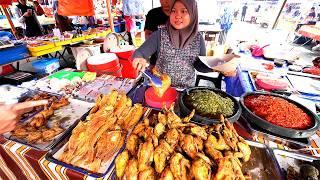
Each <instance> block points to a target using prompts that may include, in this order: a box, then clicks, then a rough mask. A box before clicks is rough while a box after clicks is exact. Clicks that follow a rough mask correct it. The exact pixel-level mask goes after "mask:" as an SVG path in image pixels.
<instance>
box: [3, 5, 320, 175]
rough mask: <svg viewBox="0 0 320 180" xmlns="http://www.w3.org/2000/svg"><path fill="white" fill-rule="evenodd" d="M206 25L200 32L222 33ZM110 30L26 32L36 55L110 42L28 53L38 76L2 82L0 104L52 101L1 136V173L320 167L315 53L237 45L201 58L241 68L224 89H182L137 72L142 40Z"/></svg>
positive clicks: (259, 171)
mask: <svg viewBox="0 0 320 180" xmlns="http://www.w3.org/2000/svg"><path fill="white" fill-rule="evenodd" d="M61 2H64V1H61ZM73 3H77V1H73ZM82 3H86V2H85V1H83V2H82ZM109 3H110V1H109ZM63 5H65V6H67V4H63ZM78 5H80V6H81V4H78ZM90 6H92V4H91V5H90ZM109 6H110V4H109V5H108V8H109V12H110V7H109ZM65 8H68V7H65ZM69 8H70V7H69ZM71 11H74V9H72V8H71V9H68V13H70V12H71ZM76 11H77V13H79V11H83V10H79V11H78V10H76ZM71 13H74V12H71ZM82 13H83V12H82ZM85 13H88V14H87V15H90V13H92V12H91V11H90V12H85ZM110 24H112V23H110ZM210 29H211V28H209V29H202V30H203V31H215V32H219V29H217V30H215V29H211V30H210ZM112 31H113V30H112V27H111V29H109V28H91V29H88V30H87V31H83V32H79V31H76V32H65V33H62V34H61V35H60V36H56V35H46V36H41V37H36V38H25V39H23V41H24V42H25V44H24V48H25V49H24V50H25V51H27V52H28V53H27V54H28V56H32V57H34V58H37V57H39V56H43V55H46V54H49V55H50V56H53V57H58V58H60V57H61V56H63V54H64V52H65V51H64V52H62V54H61V53H60V51H61V50H62V49H63V48H65V47H67V46H69V45H71V44H80V43H84V44H86V45H89V44H92V43H93V42H94V41H95V39H97V38H98V39H99V37H104V38H103V39H102V41H101V42H100V43H101V44H102V42H104V43H103V44H104V48H103V51H104V52H103V53H101V52H100V49H99V48H98V51H99V53H98V54H93V53H91V52H85V53H86V54H84V53H79V54H80V55H79V57H80V58H82V60H81V63H79V64H77V65H76V68H77V69H75V68H74V67H73V68H64V69H61V68H60V69H59V59H55V58H41V59H39V60H37V61H35V62H32V63H30V64H32V68H33V69H34V70H35V72H34V73H35V74H37V75H38V76H37V77H36V78H32V79H30V80H28V81H27V80H26V81H23V82H19V83H17V84H18V85H16V86H15V85H8V84H6V85H0V92H1V93H0V102H1V104H0V106H2V105H3V104H2V103H4V104H15V103H20V102H29V101H37V100H47V101H48V104H47V105H43V106H39V107H35V108H31V109H30V110H29V111H28V112H26V113H24V114H22V115H21V117H19V121H18V122H17V125H16V126H15V128H14V129H13V130H12V131H9V132H6V133H3V134H2V135H1V137H0V177H1V178H2V179H80V178H83V179H96V178H101V179H131V178H134V179H218V180H222V179H294V178H298V179H308V178H309V179H317V178H318V177H319V170H320V169H319V164H318V162H319V160H320V131H319V126H320V119H319V115H318V114H317V113H319V109H316V106H315V105H316V103H317V102H319V101H320V99H319V95H320V84H319V79H320V76H319V68H320V67H319V64H320V60H319V59H317V58H316V59H315V60H314V61H313V62H312V64H310V63H309V64H308V63H305V62H304V61H303V57H302V56H301V57H299V58H296V57H293V58H288V57H285V56H284V55H283V56H282V58H281V59H274V58H270V57H271V56H267V53H266V52H267V50H265V51H264V50H262V49H263V48H260V47H257V46H251V47H250V48H249V49H248V51H243V52H242V51H241V50H239V52H238V49H233V52H235V53H236V55H231V56H230V57H231V58H229V59H228V60H223V58H221V57H220V58H219V57H207V56H206V57H203V56H202V57H198V58H199V61H203V63H204V64H205V65H206V66H207V68H209V69H210V70H209V71H211V72H212V71H217V72H233V70H235V69H236V71H237V73H236V76H235V77H223V78H224V81H225V84H226V86H225V87H226V89H225V90H223V87H222V86H221V87H222V89H220V88H219V89H218V88H213V87H209V86H205V87H187V88H181V87H180V88H177V87H174V86H173V80H172V79H171V78H172V77H170V76H169V75H168V74H165V73H160V72H159V71H157V69H155V68H154V69H148V70H146V71H144V72H141V73H140V74H137V72H136V71H135V69H134V68H133V66H132V64H131V56H132V54H133V52H134V50H135V48H136V47H134V46H128V45H122V44H121V43H120V40H119V38H118V36H117V35H116V34H114V33H111V32H112ZM200 31H201V30H200ZM99 40H101V38H100V39H99ZM120 44H121V45H120ZM253 49H255V50H253ZM278 49H279V48H278ZM6 50H8V49H6ZM250 50H251V51H252V53H248V52H250ZM253 52H255V53H253ZM0 53H1V51H0ZM264 53H265V54H264ZM282 53H283V54H287V51H283V52H282ZM10 54H14V53H10ZM217 54H218V53H217V52H215V55H217ZM222 54H224V53H222ZM261 54H262V55H263V54H264V55H265V57H258V56H260V55H261ZM87 55H90V56H91V57H89V58H88V57H87ZM224 55H225V54H224ZM262 55H261V56H262ZM269 55H270V54H269ZM0 57H2V56H1V55H0ZM4 57H5V60H8V59H10V58H9V56H7V55H4ZM83 57H85V58H83ZM234 57H237V58H234ZM268 57H269V59H268ZM83 59H84V60H83ZM225 59H226V58H225ZM299 59H300V61H299ZM211 60H212V61H211ZM204 61H205V62H204ZM209 61H210V62H209ZM10 62H11V61H5V62H1V63H0V65H2V64H6V63H10ZM82 67H85V68H82ZM225 69H227V70H225ZM20 75H21V74H20ZM9 76H10V75H9ZM21 76H23V75H21ZM195 78H196V77H195ZM219 80H220V78H219ZM219 84H223V83H219ZM292 177H294V178H292Z"/></svg>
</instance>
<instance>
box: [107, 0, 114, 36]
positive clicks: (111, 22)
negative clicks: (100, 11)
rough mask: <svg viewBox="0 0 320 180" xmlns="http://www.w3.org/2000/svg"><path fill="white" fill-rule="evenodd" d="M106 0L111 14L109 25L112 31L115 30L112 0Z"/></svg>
mask: <svg viewBox="0 0 320 180" xmlns="http://www.w3.org/2000/svg"><path fill="white" fill-rule="evenodd" d="M106 1H107V10H108V15H109V25H110V28H111V31H112V32H114V24H113V16H112V12H111V2H110V0H106Z"/></svg>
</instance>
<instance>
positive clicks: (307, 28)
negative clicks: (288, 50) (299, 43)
mask: <svg viewBox="0 0 320 180" xmlns="http://www.w3.org/2000/svg"><path fill="white" fill-rule="evenodd" d="M299 33H300V34H301V35H302V36H305V37H308V38H311V39H314V40H317V41H320V28H319V27H316V26H315V25H304V26H302V27H301V28H300V30H299Z"/></svg>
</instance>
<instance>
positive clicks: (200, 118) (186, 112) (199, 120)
mask: <svg viewBox="0 0 320 180" xmlns="http://www.w3.org/2000/svg"><path fill="white" fill-rule="evenodd" d="M193 90H210V91H213V92H214V93H216V94H218V95H220V96H222V97H228V98H230V99H231V100H232V102H233V103H234V109H233V114H232V115H231V116H230V117H226V118H227V119H228V120H229V121H230V122H232V123H233V122H235V121H237V120H238V119H239V118H240V115H241V112H242V108H241V106H240V104H239V102H238V101H237V100H236V99H235V98H234V97H233V96H231V95H230V94H228V93H226V92H224V91H222V90H220V89H215V88H209V87H193V88H188V89H186V90H184V91H183V92H182V94H181V95H180V97H179V107H180V112H181V115H182V116H187V115H189V114H190V113H191V111H192V110H190V109H189V108H188V107H187V106H186V104H185V103H184V101H185V100H184V99H185V96H186V95H188V94H189V93H190V92H191V91H193ZM192 121H195V122H197V123H201V124H208V125H212V124H217V123H219V122H220V119H214V118H208V117H203V116H200V115H198V114H195V115H194V116H193V118H192Z"/></svg>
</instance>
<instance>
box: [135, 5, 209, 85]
mask: <svg viewBox="0 0 320 180" xmlns="http://www.w3.org/2000/svg"><path fill="white" fill-rule="evenodd" d="M170 10H171V12H170V17H169V21H168V23H167V24H166V26H165V27H163V28H160V29H159V30H158V31H156V32H154V33H152V34H151V36H150V37H149V38H148V39H147V40H146V41H145V42H144V44H142V46H141V47H140V48H138V49H137V50H136V51H135V53H134V55H133V58H134V60H133V63H132V65H133V67H134V68H135V69H136V70H137V71H144V70H145V68H146V66H147V59H149V57H150V56H151V55H152V54H154V53H156V52H157V54H158V59H157V61H156V65H155V68H157V70H158V71H159V72H160V73H166V74H168V75H169V76H170V77H171V80H172V85H173V86H174V87H178V88H186V87H192V86H194V85H195V67H194V64H195V62H196V61H197V57H198V56H205V55H206V48H205V43H204V39H203V37H202V36H201V34H200V33H199V32H198V8H197V4H196V1H195V0H176V1H175V3H174V4H173V6H172V8H170ZM197 70H198V69H197Z"/></svg>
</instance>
